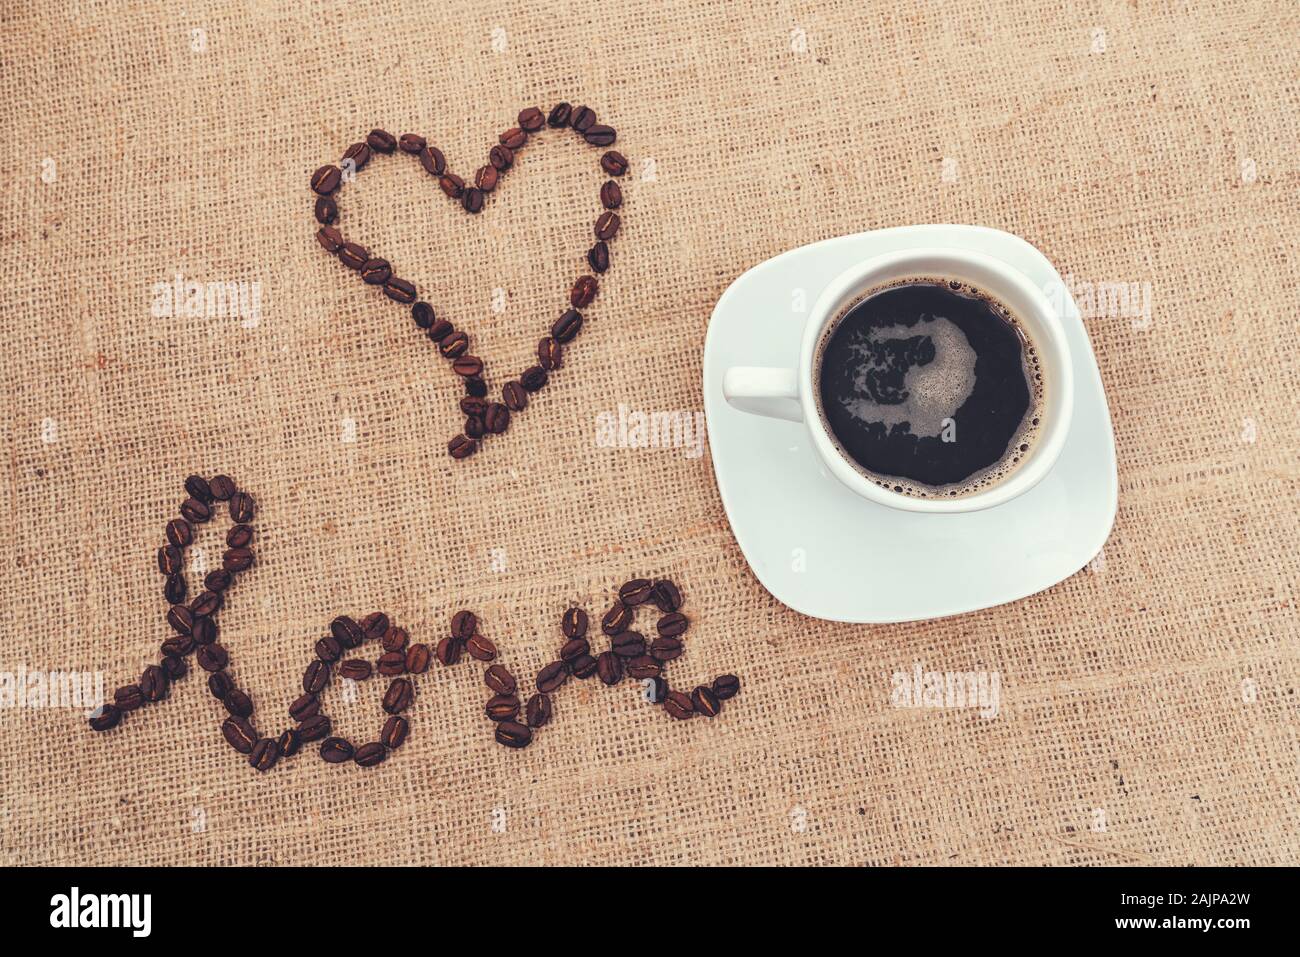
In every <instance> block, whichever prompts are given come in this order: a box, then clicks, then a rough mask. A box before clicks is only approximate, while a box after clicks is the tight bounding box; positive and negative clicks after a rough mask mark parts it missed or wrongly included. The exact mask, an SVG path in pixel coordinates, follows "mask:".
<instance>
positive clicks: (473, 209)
mask: <svg viewBox="0 0 1300 957" xmlns="http://www.w3.org/2000/svg"><path fill="white" fill-rule="evenodd" d="M460 204H461V206H463V207H465V212H467V213H477V212H479V211H481V210H482V209H483V190H481V189H479V188H478V187H477V186H471V187H470V188H469V189H467V190H465V195H463V196H462V197H461V198H460Z"/></svg>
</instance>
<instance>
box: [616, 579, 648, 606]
mask: <svg viewBox="0 0 1300 957" xmlns="http://www.w3.org/2000/svg"><path fill="white" fill-rule="evenodd" d="M653 590H654V586H653V585H652V584H651V583H650V579H648V578H633V579H632V580H631V581H627V582H624V583H623V584H622V586H621V587H620V588H619V590H618V600H619V601H621V602H622V603H623V604H625V605H639V604H641V603H642V602H644V601H648V600H649V599H650V594H651V592H652V591H653Z"/></svg>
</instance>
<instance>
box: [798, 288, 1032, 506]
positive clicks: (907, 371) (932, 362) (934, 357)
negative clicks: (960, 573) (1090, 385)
mask: <svg viewBox="0 0 1300 957" xmlns="http://www.w3.org/2000/svg"><path fill="white" fill-rule="evenodd" d="M819 353H820V354H819V357H818V359H817V367H818V383H817V393H818V403H819V408H820V411H821V414H822V416H823V418H824V419H825V421H826V422H827V424H828V425H829V426H830V431H831V432H832V434H833V435H834V437H835V439H836V440H837V443H838V445H839V446H840V450H841V452H843V453H844V455H845V456H846V457H847V458H848V459H849V461H850V462H851V463H853V464H854V466H855V467H856V468H857V469H858V471H860V472H862V473H863V474H864V475H866V477H867V478H869V479H871V480H872V481H874V482H876V483H877V484H878V485H881V486H883V487H885V488H891V489H893V490H894V491H896V492H901V493H902V494H904V495H911V496H916V497H921V498H932V497H938V496H945V497H946V496H961V495H969V494H972V493H974V492H977V491H980V490H982V489H985V488H988V487H989V486H990V485H994V484H996V483H997V482H999V481H1001V480H1002V479H1004V478H1006V477H1007V476H1008V475H1009V474H1010V473H1011V472H1012V471H1014V470H1015V468H1016V466H1017V465H1018V464H1019V462H1020V461H1021V460H1022V459H1023V458H1024V457H1025V453H1027V452H1028V451H1029V449H1030V447H1031V446H1032V444H1033V442H1034V438H1035V436H1036V433H1037V430H1038V429H1037V427H1038V421H1039V409H1040V407H1041V404H1042V394H1043V388H1042V386H1043V383H1042V374H1041V372H1040V370H1039V363H1038V354H1037V353H1036V351H1035V350H1034V347H1033V344H1032V342H1031V341H1030V340H1029V337H1028V336H1027V335H1026V334H1025V333H1024V331H1023V329H1022V328H1021V326H1020V325H1019V324H1018V322H1017V321H1016V319H1015V317H1014V316H1013V315H1012V314H1011V312H1010V310H1008V309H1007V308H1006V307H1005V306H1004V305H1002V304H1001V303H1000V302H998V301H997V300H995V299H993V298H992V297H991V296H989V295H988V294H987V293H984V292H982V291H980V290H978V289H975V288H974V287H972V286H970V285H968V284H965V283H961V282H956V281H949V280H942V279H929V278H916V279H904V280H898V281H896V282H893V283H889V284H886V285H884V286H880V287H877V288H875V289H873V290H871V291H870V292H868V293H867V294H866V295H864V296H862V297H861V298H859V299H858V300H857V301H856V302H855V303H854V304H852V305H851V306H849V307H848V308H847V310H845V312H844V313H843V315H842V318H841V319H840V321H839V322H838V323H832V324H831V326H830V327H829V331H828V333H827V334H826V336H825V337H824V338H823V339H822V342H821V344H820V346H819Z"/></svg>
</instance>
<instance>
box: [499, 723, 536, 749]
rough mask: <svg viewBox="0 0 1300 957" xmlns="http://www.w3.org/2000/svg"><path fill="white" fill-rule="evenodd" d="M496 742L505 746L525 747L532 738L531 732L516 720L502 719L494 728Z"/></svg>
mask: <svg viewBox="0 0 1300 957" xmlns="http://www.w3.org/2000/svg"><path fill="white" fill-rule="evenodd" d="M495 736H496V739H497V744H504V745H505V746H506V747H507V748H526V747H528V745H529V744H530V743H532V740H533V732H532V731H531V730H529V729H528V728H527V727H526V726H524V725H522V724H519V723H518V722H516V721H502V722H501V723H500V724H498V725H497V728H496V735H495Z"/></svg>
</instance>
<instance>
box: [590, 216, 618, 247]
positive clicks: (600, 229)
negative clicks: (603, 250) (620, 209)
mask: <svg viewBox="0 0 1300 957" xmlns="http://www.w3.org/2000/svg"><path fill="white" fill-rule="evenodd" d="M619 223H620V220H619V218H618V213H613V212H610V211H608V210H606V211H605V212H603V213H601V214H600V216H599V217H598V218H597V219H596V238H597V239H599V240H601V241H602V242H608V241H609V240H611V239H613V238H614V236H615V234H617V233H618V227H619Z"/></svg>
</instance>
